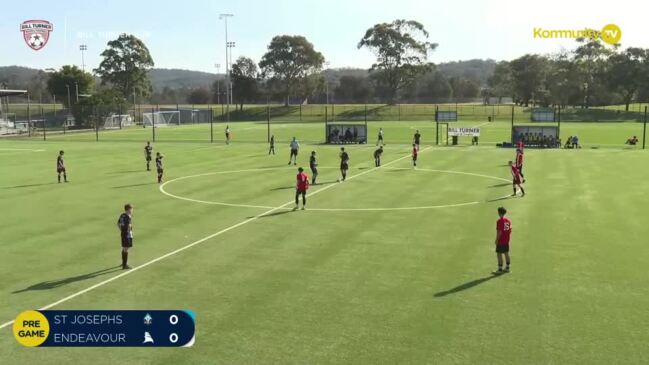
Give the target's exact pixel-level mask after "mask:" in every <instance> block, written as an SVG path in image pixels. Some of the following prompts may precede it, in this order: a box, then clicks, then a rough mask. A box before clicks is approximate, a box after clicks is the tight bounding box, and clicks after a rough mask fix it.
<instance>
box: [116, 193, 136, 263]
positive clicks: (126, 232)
mask: <svg viewBox="0 0 649 365" xmlns="http://www.w3.org/2000/svg"><path fill="white" fill-rule="evenodd" d="M117 228H119V232H120V236H121V238H122V269H130V268H131V267H130V266H128V249H129V248H131V247H133V206H132V205H131V204H126V205H125V206H124V213H122V214H121V215H120V216H119V219H118V220H117Z"/></svg>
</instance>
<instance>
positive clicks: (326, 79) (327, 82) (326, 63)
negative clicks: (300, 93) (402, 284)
mask: <svg viewBox="0 0 649 365" xmlns="http://www.w3.org/2000/svg"><path fill="white" fill-rule="evenodd" d="M330 64H331V63H330V62H329V61H327V62H325V66H326V67H327V70H328V69H329V65H330ZM327 70H325V89H326V93H327V105H329V78H328V77H327V75H328V74H327Z"/></svg>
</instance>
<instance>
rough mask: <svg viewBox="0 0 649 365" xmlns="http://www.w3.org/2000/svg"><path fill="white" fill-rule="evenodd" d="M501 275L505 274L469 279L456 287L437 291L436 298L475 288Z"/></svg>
mask: <svg viewBox="0 0 649 365" xmlns="http://www.w3.org/2000/svg"><path fill="white" fill-rule="evenodd" d="M501 276H503V275H489V276H485V277H483V278H480V279H475V280H471V281H467V282H466V283H464V284H461V285H458V286H456V287H455V288H451V289H449V290H444V291H441V292H438V293H435V295H434V296H435V298H443V297H445V296H447V295H451V294H455V293H459V292H462V291H465V290H468V289H471V288H474V287H476V286H478V285H480V284H483V283H486V282H487V281H489V280H492V279H496V278H499V277H501Z"/></svg>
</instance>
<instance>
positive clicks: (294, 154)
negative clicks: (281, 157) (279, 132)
mask: <svg viewBox="0 0 649 365" xmlns="http://www.w3.org/2000/svg"><path fill="white" fill-rule="evenodd" d="M292 156H297V150H293V149H291V157H292Z"/></svg>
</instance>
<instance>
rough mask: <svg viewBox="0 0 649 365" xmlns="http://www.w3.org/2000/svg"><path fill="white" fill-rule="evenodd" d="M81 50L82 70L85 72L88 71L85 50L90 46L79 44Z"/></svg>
mask: <svg viewBox="0 0 649 365" xmlns="http://www.w3.org/2000/svg"><path fill="white" fill-rule="evenodd" d="M79 50H80V51H81V70H82V71H83V72H86V61H85V56H84V51H87V50H88V46H87V45H85V44H82V45H80V46H79Z"/></svg>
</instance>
